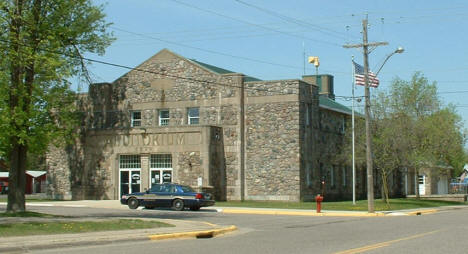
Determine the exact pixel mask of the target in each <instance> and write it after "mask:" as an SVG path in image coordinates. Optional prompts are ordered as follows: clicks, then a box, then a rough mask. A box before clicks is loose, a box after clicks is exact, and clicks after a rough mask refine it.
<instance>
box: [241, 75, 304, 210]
mask: <svg viewBox="0 0 468 254" xmlns="http://www.w3.org/2000/svg"><path fill="white" fill-rule="evenodd" d="M246 88H247V89H246V93H247V96H248V97H247V101H254V100H253V99H254V97H257V98H259V97H264V96H269V97H272V98H273V97H276V99H275V100H277V101H278V102H270V103H269V102H267V101H265V102H263V101H261V102H259V103H250V102H249V103H248V104H247V105H246V109H245V119H246V120H245V128H246V172H245V178H246V179H245V180H246V186H247V188H246V199H253V200H287V201H297V200H299V195H300V191H299V188H300V158H299V151H300V141H299V101H298V99H299V81H298V80H285V81H271V82H262V83H258V82H252V83H247V84H246ZM285 95H294V96H293V97H292V98H286V97H284V96H285ZM288 100H289V101H288Z"/></svg>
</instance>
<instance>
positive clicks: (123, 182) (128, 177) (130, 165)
mask: <svg viewBox="0 0 468 254" xmlns="http://www.w3.org/2000/svg"><path fill="white" fill-rule="evenodd" d="M119 171H120V196H122V195H124V194H129V193H132V192H139V191H141V173H140V172H141V162H140V156H139V155H120V159H119Z"/></svg>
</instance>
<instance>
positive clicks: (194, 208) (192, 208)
mask: <svg viewBox="0 0 468 254" xmlns="http://www.w3.org/2000/svg"><path fill="white" fill-rule="evenodd" d="M198 210H200V207H199V206H192V207H190V211H198Z"/></svg>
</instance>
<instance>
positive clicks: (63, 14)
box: [0, 0, 112, 212]
mask: <svg viewBox="0 0 468 254" xmlns="http://www.w3.org/2000/svg"><path fill="white" fill-rule="evenodd" d="M108 25H109V24H107V23H106V22H105V21H104V14H103V7H102V6H94V5H93V4H92V2H91V0H73V1H62V0H47V1H46V0H4V1H1V2H0V28H1V31H2V33H1V34H0V51H1V52H2V56H3V57H2V58H1V60H0V68H1V70H2V71H1V73H0V106H1V107H0V127H1V128H0V129H1V130H0V156H4V157H5V158H6V159H7V162H8V164H9V166H10V177H9V194H8V205H7V211H13V212H14V211H24V210H25V198H24V194H25V179H26V177H25V171H26V166H27V155H28V153H32V154H41V153H43V152H44V151H45V149H46V148H47V146H48V145H49V144H50V142H56V143H57V142H62V143H63V140H66V137H70V136H71V133H72V130H73V128H74V127H75V126H76V119H77V118H76V117H75V113H74V102H75V99H76V97H75V94H74V93H73V92H72V91H71V89H70V84H69V83H68V82H67V81H66V79H67V78H69V77H71V76H73V75H77V74H79V73H82V71H83V68H84V67H85V62H84V61H83V59H82V58H81V54H82V53H84V52H94V53H99V54H102V53H103V52H104V50H105V48H106V47H107V46H108V45H110V43H111V41H112V37H111V35H110V34H109V33H108V32H106V28H107V27H108Z"/></svg>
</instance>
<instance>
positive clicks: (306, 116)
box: [304, 104, 310, 125]
mask: <svg viewBox="0 0 468 254" xmlns="http://www.w3.org/2000/svg"><path fill="white" fill-rule="evenodd" d="M304 114H305V115H304V118H305V125H309V124H310V112H309V104H306V105H305V112H304Z"/></svg>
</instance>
